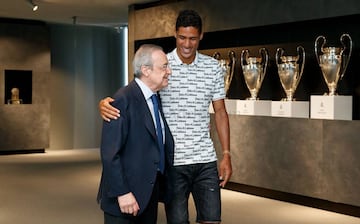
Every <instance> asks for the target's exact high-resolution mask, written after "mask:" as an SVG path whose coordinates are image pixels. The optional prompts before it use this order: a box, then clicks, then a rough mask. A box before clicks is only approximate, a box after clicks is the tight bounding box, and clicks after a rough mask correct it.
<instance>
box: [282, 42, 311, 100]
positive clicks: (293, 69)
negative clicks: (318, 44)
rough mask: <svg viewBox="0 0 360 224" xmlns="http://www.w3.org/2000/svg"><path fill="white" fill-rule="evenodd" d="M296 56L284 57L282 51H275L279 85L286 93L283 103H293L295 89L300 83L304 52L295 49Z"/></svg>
mask: <svg viewBox="0 0 360 224" xmlns="http://www.w3.org/2000/svg"><path fill="white" fill-rule="evenodd" d="M297 52H298V55H297V56H284V55H283V54H284V49H282V48H278V49H277V50H276V64H277V67H278V74H279V78H280V82H281V85H282V87H283V89H284V91H285V93H286V98H284V99H282V100H285V101H293V100H294V94H295V91H296V88H297V86H298V84H299V82H300V79H301V76H302V74H303V71H304V65H305V50H304V48H303V47H302V46H298V47H297Z"/></svg>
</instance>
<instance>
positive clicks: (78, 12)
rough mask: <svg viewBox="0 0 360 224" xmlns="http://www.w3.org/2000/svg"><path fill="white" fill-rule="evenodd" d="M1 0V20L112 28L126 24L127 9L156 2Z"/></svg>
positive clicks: (140, 0)
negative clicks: (37, 21) (35, 7)
mask: <svg viewBox="0 0 360 224" xmlns="http://www.w3.org/2000/svg"><path fill="white" fill-rule="evenodd" d="M29 1H30V0H1V1H0V18H1V17H2V18H17V19H31V20H39V21H44V22H50V23H65V24H72V23H74V21H75V22H76V24H83V25H101V26H115V25H123V24H127V22H128V6H129V5H132V4H143V3H151V2H158V1H156V0H33V2H34V3H35V4H37V5H38V6H39V9H38V10H37V11H32V7H31V5H30V2H29Z"/></svg>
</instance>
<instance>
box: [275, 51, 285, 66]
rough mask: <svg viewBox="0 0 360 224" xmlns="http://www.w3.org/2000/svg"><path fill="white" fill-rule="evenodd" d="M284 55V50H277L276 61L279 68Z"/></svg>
mask: <svg viewBox="0 0 360 224" xmlns="http://www.w3.org/2000/svg"><path fill="white" fill-rule="evenodd" d="M283 54H284V49H283V48H278V49H276V54H275V59H276V65H277V66H278V67H279V64H280V62H281V61H282V60H281V59H280V58H281V57H282V56H283Z"/></svg>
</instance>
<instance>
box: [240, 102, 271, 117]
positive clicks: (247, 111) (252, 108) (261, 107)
mask: <svg viewBox="0 0 360 224" xmlns="http://www.w3.org/2000/svg"><path fill="white" fill-rule="evenodd" d="M236 110H237V114H240V115H253V116H271V101H270V100H239V101H238V103H237V108H236Z"/></svg>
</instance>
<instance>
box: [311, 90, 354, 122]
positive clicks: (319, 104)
mask: <svg viewBox="0 0 360 224" xmlns="http://www.w3.org/2000/svg"><path fill="white" fill-rule="evenodd" d="M310 101H311V109H310V114H311V115H310V118H314V119H329V120H352V96H339V95H335V96H315V95H312V96H310Z"/></svg>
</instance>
